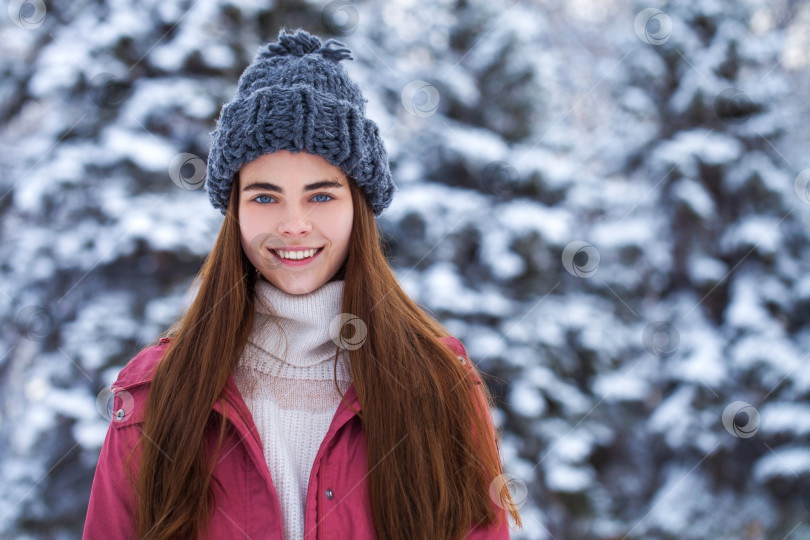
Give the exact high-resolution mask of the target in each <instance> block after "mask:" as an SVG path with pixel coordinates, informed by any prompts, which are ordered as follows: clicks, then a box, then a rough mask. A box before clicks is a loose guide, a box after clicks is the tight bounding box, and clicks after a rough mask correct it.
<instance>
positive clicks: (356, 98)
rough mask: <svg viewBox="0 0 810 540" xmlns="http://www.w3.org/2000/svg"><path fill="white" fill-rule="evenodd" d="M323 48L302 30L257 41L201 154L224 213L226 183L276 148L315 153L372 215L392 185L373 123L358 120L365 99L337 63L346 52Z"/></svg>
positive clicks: (216, 204) (211, 188)
mask: <svg viewBox="0 0 810 540" xmlns="http://www.w3.org/2000/svg"><path fill="white" fill-rule="evenodd" d="M332 44H335V45H340V46H341V47H343V43H341V42H339V41H335V40H334V39H330V40H329V41H327V42H326V44H325V45H324V46H321V41H320V39H318V38H317V37H315V36H313V35H310V34H309V33H307V32H306V31H304V30H302V29H300V28H299V29H297V30H296V31H295V32H294V33H292V34H290V33H286V28H282V29H281V31H280V32H279V35H278V42H276V43H268V44H266V45H264V46H263V47H262V48H261V49H260V50H259V52H258V53H257V54H256V57H255V58H254V59H253V61H252V62H251V64H250V65H249V66H248V67H247V68H246V69H245V71H244V73H242V76H241V77H240V78H239V84H238V88H237V91H236V95H235V96H234V98H233V99H232V100H231V101H230V102H228V103H226V104H225V105H223V107H222V110H221V112H220V117H219V120H218V121H217V126H216V129H215V130H214V131H213V132H212V133H211V135H212V136H213V141H212V144H211V150H210V152H209V155H208V170H207V178H206V191H208V197H209V198H210V199H211V204H212V205H213V206H214V208H218V209H219V210H220V212H221V213H222V215H225V212H226V209H227V207H228V198H229V196H230V190H231V184H232V183H233V181H234V180H235V176H236V173H237V172H239V169H240V168H241V167H242V165H244V164H246V163H249V162H251V161H253V160H254V159H256V158H257V157H259V156H262V155H264V154H269V153H272V152H275V151H277V150H289V151H290V152H298V151H301V150H304V151H306V152H308V153H310V154H314V155H319V156H323V157H324V158H325V159H326V160H327V161H329V163H331V164H332V165H335V166H336V167H339V168H340V169H341V170H342V171H343V172H344V174H346V176H347V177H349V178H350V179H353V180H354V182H355V183H356V184H357V185H358V186H359V187H360V188H362V189H363V191H364V192H365V193H366V195H367V197H368V199H369V201H370V202H371V206H372V208H373V211H374V215H375V216H379V215H380V214H381V213H382V211H383V210H385V209H386V208H387V207H388V205H389V204H390V203H391V199H392V198H393V196H394V192H395V191H396V190H397V187H396V185H395V184H394V182H393V180H392V178H391V171H390V169H389V165H388V154H387V152H386V150H385V147H384V145H383V141H382V139H381V137H380V131H379V128H378V126H377V124H376V123H374V122H373V121H372V120H369V119H368V118H366V117H365V114H366V101H367V100H366V99H365V98H364V97H363V94H362V92H361V90H360V87H358V86H357V84H355V83H354V82H353V81H352V80H351V79H349V76H348V74H347V73H346V71H345V69H344V68H343V66H342V65H341V64H340V61H341V60H344V59H346V58H348V59H349V60H354V58H352V56H351V51H350V50H349V49H346V48H345V47H344V48H338V49H334V48H330V45H332Z"/></svg>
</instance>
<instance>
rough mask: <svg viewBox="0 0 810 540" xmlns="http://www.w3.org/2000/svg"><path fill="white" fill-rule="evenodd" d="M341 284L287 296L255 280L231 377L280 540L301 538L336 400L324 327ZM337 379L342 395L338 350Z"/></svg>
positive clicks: (343, 365)
mask: <svg viewBox="0 0 810 540" xmlns="http://www.w3.org/2000/svg"><path fill="white" fill-rule="evenodd" d="M344 284H345V281H343V280H337V281H330V282H327V283H325V284H324V285H322V286H321V287H320V288H318V289H316V290H315V291H312V292H310V293H309V294H303V295H294V294H288V293H286V292H285V291H282V290H281V289H279V288H277V287H276V286H275V285H273V284H271V283H270V282H268V281H267V280H265V279H264V278H261V277H260V278H259V279H257V281H256V316H255V322H254V326H253V331H252V333H251V335H250V337H249V339H248V343H247V345H246V346H245V350H244V351H243V353H242V355H241V357H240V359H239V364H238V366H237V368H236V369H235V370H234V373H233V376H234V382H236V385H237V387H238V388H239V391H240V393H241V394H242V397H243V399H244V400H245V404H246V405H247V407H248V409H249V410H250V413H251V415H252V416H253V420H254V422H255V424H256V427H257V428H258V430H259V435H260V437H261V441H262V445H263V447H264V457H265V460H266V462H267V467H268V468H269V469H270V474H271V477H272V478H273V485H274V486H275V488H276V493H277V494H278V498H279V503H280V505H281V511H282V515H283V520H284V538H285V540H297V539H299V538H300V539H302V538H304V510H305V507H306V500H307V486H308V485H309V475H310V472H311V471H312V465H313V463H314V462H315V454H317V452H318V449H319V448H320V445H321V442H322V441H323V439H324V437H325V436H326V432H327V431H328V430H329V425H330V424H331V422H332V418H333V417H334V414H335V412H336V411H337V407H338V405H339V404H340V401H341V398H340V394H338V392H337V389H336V388H335V383H334V380H333V377H334V358H335V350H336V344H335V342H334V341H332V338H331V337H330V335H329V323H330V322H331V321H332V319H334V318H335V317H336V316H338V315H339V314H340V313H341V305H342V300H343V286H344ZM263 303H264V305H263ZM276 323H277V324H276ZM285 335H286V339H285ZM337 379H338V384H339V386H340V390H341V392H343V393H344V394H345V393H346V391H347V390H348V388H349V385H350V384H351V382H352V379H351V373H350V371H349V355H348V351H347V350H345V349H341V351H340V355H339V358H338V366H337Z"/></svg>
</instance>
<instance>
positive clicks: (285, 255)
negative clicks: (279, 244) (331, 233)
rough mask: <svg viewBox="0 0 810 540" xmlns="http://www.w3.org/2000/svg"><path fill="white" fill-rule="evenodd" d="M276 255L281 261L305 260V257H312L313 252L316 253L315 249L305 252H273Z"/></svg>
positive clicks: (278, 250)
mask: <svg viewBox="0 0 810 540" xmlns="http://www.w3.org/2000/svg"><path fill="white" fill-rule="evenodd" d="M275 251H276V253H278V256H279V257H281V258H282V259H294V260H297V259H306V258H307V257H312V256H313V255H315V252H316V251H318V250H317V249H308V250H306V251H283V250H280V249H277V250H275Z"/></svg>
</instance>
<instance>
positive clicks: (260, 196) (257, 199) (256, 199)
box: [253, 195, 273, 204]
mask: <svg viewBox="0 0 810 540" xmlns="http://www.w3.org/2000/svg"><path fill="white" fill-rule="evenodd" d="M262 197H270V195H259V196H258V197H256V198H254V199H253V200H254V201H256V202H258V203H259V204H264V203H262V202H261V201H259V199H260V198H262ZM270 198H271V199H272V198H273V197H270Z"/></svg>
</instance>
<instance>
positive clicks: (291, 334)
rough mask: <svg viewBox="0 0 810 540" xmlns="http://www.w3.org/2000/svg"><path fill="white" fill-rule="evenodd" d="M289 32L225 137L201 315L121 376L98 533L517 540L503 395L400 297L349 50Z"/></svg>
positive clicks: (382, 187) (226, 120) (251, 69)
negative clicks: (384, 241)
mask: <svg viewBox="0 0 810 540" xmlns="http://www.w3.org/2000/svg"><path fill="white" fill-rule="evenodd" d="M332 42H334V43H335V44H337V45H343V44H342V43H340V42H335V41H334V40H329V41H328V42H327V43H326V45H325V46H321V42H320V40H319V39H318V38H317V37H314V36H312V35H310V34H308V33H306V32H304V31H303V30H300V29H298V30H297V31H296V32H295V33H294V34H290V33H286V32H285V29H282V31H281V33H280V34H279V38H278V42H277V43H270V44H268V45H266V46H265V47H263V48H262V49H261V50H260V51H259V54H258V55H257V56H256V58H255V59H254V61H253V62H252V63H251V65H250V66H248V68H247V69H246V70H245V72H244V73H243V74H242V76H241V77H240V79H239V85H238V90H237V93H236V96H235V97H234V99H233V100H232V101H231V102H229V103H227V104H225V106H224V107H223V109H222V112H221V115H220V118H219V120H218V124H217V128H216V130H215V131H214V133H213V136H214V137H213V144H212V147H211V153H210V155H209V160H208V177H207V180H206V186H207V191H208V194H209V197H210V199H211V202H212V204H213V206H214V208H216V209H219V210H220V211H221V212H222V213H223V214H224V216H225V219H224V222H223V224H222V228H221V230H220V232H219V236H218V238H217V240H216V243H215V245H214V248H213V250H212V252H211V254H210V255H209V256H208V258H207V259H206V261H205V263H204V264H203V266H202V269H201V271H200V274H199V275H198V277H197V279H196V280H195V282H194V284H195V286H196V285H199V289H198V291H197V293H196V295H195V298H194V300H193V302H192V303H191V306H190V307H189V309H188V311H187V312H186V313H185V314H183V315H182V316H181V317H180V318H179V319H178V321H177V322H176V324H175V325H174V326H173V327H172V328H171V329H169V330H168V331H167V332H166V334H165V335H164V336H162V337H161V339H160V340H159V343H158V344H156V345H152V346H149V347H147V348H145V349H144V350H142V351H141V352H140V353H139V354H138V355H137V356H136V357H135V358H133V359H132V360H131V361H130V362H129V363H128V364H127V366H126V367H125V368H124V369H123V370H122V371H121V372H120V374H119V376H118V379H117V380H116V381H115V383H113V385H112V387H111V389H112V391H113V392H114V393H115V398H114V409H113V411H114V412H113V419H112V422H111V425H110V428H109V430H108V432H107V438H106V440H105V441H104V445H103V447H102V450H101V456H100V459H99V463H98V466H97V468H96V474H95V478H94V480H93V487H92V491H91V495H90V505H89V508H88V513H87V520H86V523H85V529H84V537H85V538H105V539H108V538H138V539H157V538H161V539H163V538H206V537H207V538H252V539H254V540H255V539H275V540H283V539H287V540H290V539H298V538H307V539H325V538H335V539H344V538H349V539H361V540H362V539H372V538H381V539H382V538H385V539H403V540H404V539H408V540H411V539H414V538H418V539H434V538H435V539H462V538H473V539H484V538H487V539H488V538H508V537H509V522H508V515H511V516H512V518H513V519H514V521H515V523H516V524H517V525H519V526H520V525H521V522H520V516H519V514H518V512H517V509H516V507H515V505H514V503H513V501H512V499H511V497H510V494H509V491H508V489H506V484H507V482H505V481H504V480H503V478H504V476H503V474H502V473H503V471H502V468H501V463H500V455H499V442H498V437H497V435H496V433H495V431H494V429H493V425H492V422H491V419H490V414H489V413H490V407H492V405H493V401H492V396H491V395H490V393H489V392H488V390H487V387H486V386H485V385H484V384H482V382H481V379H480V377H479V373H478V371H477V369H476V368H475V367H474V365H473V364H472V362H470V360H469V358H468V357H467V355H466V351H465V350H464V347H463V345H462V344H461V343H460V342H459V341H458V340H457V339H455V338H454V337H452V336H450V335H449V333H448V332H447V330H445V328H444V327H443V326H442V325H441V324H439V323H438V322H437V321H436V320H434V319H433V318H431V317H430V316H429V315H427V314H426V313H425V312H424V311H423V310H422V309H421V308H420V307H419V306H418V305H417V304H416V303H415V302H413V301H412V300H411V299H410V298H409V297H408V296H407V295H406V294H405V292H404V291H403V290H402V288H401V287H400V285H399V283H398V282H397V280H396V277H395V275H394V273H393V271H392V270H391V268H390V267H389V265H388V263H387V260H386V258H385V255H384V253H383V250H382V247H381V244H380V241H379V239H378V230H377V224H376V221H375V216H378V215H379V214H380V213H381V212H382V211H383V210H384V209H385V208H386V207H387V206H388V205H389V204H390V202H391V199H392V197H393V194H394V192H395V191H396V187H395V185H394V183H393V181H392V179H391V173H390V170H389V168H388V158H387V154H386V151H385V149H384V146H383V143H382V140H381V138H380V135H379V130H378V128H377V126H376V124H375V123H374V122H373V121H371V120H369V119H367V118H365V99H364V98H363V95H362V93H361V91H360V89H359V87H357V85H356V84H355V83H354V82H352V81H351V80H350V79H349V78H348V76H347V74H346V72H345V70H344V68H343V67H342V65H341V64H340V61H341V60H343V59H345V58H349V59H351V56H350V54H349V53H350V51H348V49H345V48H342V49H333V48H330V47H329V46H330V45H331V44H332Z"/></svg>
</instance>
